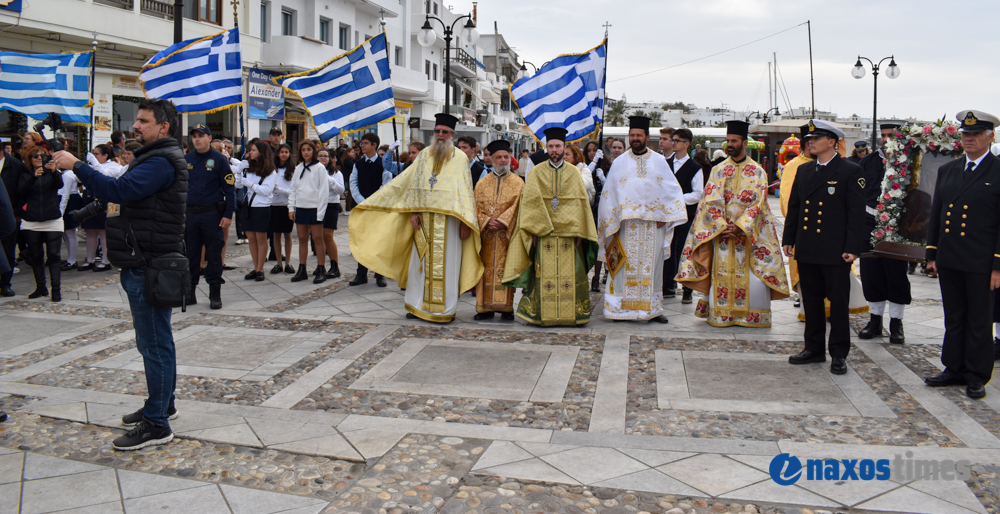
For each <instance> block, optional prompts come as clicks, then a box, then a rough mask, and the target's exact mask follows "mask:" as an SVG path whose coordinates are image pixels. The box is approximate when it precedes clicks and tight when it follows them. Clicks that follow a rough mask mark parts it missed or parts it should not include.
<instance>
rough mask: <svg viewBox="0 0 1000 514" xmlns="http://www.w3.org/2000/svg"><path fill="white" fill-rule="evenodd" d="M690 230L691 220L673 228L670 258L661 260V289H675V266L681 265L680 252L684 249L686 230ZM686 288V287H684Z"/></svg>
mask: <svg viewBox="0 0 1000 514" xmlns="http://www.w3.org/2000/svg"><path fill="white" fill-rule="evenodd" d="M690 231H691V222H688V223H685V224H683V225H681V226H679V227H677V228H675V229H674V238H673V239H672V240H671V241H670V258H669V259H667V260H665V261H663V291H664V292H666V291H674V290H676V289H677V282H676V281H674V277H676V276H677V268H680V266H681V252H682V251H684V241H685V240H686V239H687V236H688V232H690ZM684 289H685V290H687V287H685V288H684Z"/></svg>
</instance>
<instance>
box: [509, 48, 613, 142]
mask: <svg viewBox="0 0 1000 514" xmlns="http://www.w3.org/2000/svg"><path fill="white" fill-rule="evenodd" d="M607 44H608V41H607V40H606V39H605V40H604V41H602V42H601V44H600V46H598V47H597V48H594V49H592V50H589V51H587V52H584V53H582V54H571V55H560V56H559V57H556V58H555V59H553V60H551V61H549V62H548V63H546V64H544V65H543V66H542V67H541V69H539V70H538V73H536V74H534V75H533V76H531V77H524V78H521V79H520V80H518V81H517V82H514V84H513V85H512V86H511V87H510V96H511V98H512V99H513V100H514V103H515V104H516V105H517V108H518V109H520V111H521V117H522V118H524V122H525V123H526V124H527V125H528V128H529V129H530V130H531V132H532V133H533V134H534V135H535V137H536V138H538V140H539V141H541V140H542V138H544V137H545V135H544V134H543V133H542V132H544V131H545V129H548V128H552V127H561V128H564V129H566V131H567V132H569V133H568V134H566V141H567V142H572V141H578V140H580V139H583V138H584V137H586V136H587V135H588V134H590V133H592V132H594V131H595V130H597V129H598V128H600V126H601V125H602V124H603V123H604V119H603V107H604V71H605V59H606V57H605V56H606V55H607Z"/></svg>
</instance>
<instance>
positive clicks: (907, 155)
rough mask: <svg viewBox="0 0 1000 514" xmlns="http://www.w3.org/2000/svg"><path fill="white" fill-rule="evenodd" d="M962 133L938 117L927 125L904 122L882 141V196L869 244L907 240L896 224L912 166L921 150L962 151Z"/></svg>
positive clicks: (955, 125) (902, 208)
mask: <svg viewBox="0 0 1000 514" xmlns="http://www.w3.org/2000/svg"><path fill="white" fill-rule="evenodd" d="M962 151H963V150H962V135H961V133H960V132H959V131H958V124H957V123H954V122H950V121H944V119H940V120H938V121H936V122H934V123H932V124H930V125H924V126H919V125H907V126H904V127H900V128H898V129H896V132H895V134H893V135H892V136H890V137H889V139H888V141H887V142H886V144H885V160H884V161H883V164H885V177H884V178H883V179H882V197H881V198H880V200H881V202H880V203H879V204H878V207H877V210H878V213H877V214H876V215H875V230H873V231H872V234H871V238H872V245H873V246H874V245H876V244H878V243H880V242H882V241H890V242H893V243H907V242H908V241H907V240H906V239H904V238H903V237H902V236H900V235H899V233H898V231H897V223H898V222H899V219H900V218H901V217H902V216H903V213H904V212H905V211H906V206H905V205H904V204H903V199H904V198H905V197H906V193H907V191H908V187H909V185H910V178H911V176H912V167H913V164H914V162H916V160H917V156H919V155H920V152H931V153H933V154H940V153H944V154H951V155H953V156H955V157H957V156H959V155H961V154H962Z"/></svg>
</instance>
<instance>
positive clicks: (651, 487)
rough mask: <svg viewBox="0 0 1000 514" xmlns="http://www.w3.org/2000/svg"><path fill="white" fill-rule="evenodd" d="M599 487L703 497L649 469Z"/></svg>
mask: <svg viewBox="0 0 1000 514" xmlns="http://www.w3.org/2000/svg"><path fill="white" fill-rule="evenodd" d="M594 485H595V486H597V487H609V488H612V489H625V490H628V491H642V492H648V493H659V494H683V495H687V496H703V495H704V493H702V492H701V491H699V490H697V489H694V488H692V487H689V486H687V485H685V484H682V483H681V482H678V481H677V480H674V479H673V478H670V477H668V476H667V475H664V474H663V473H660V472H659V471H657V470H655V469H647V470H645V471H640V472H638V473H632V474H629V475H624V476H620V477H617V478H612V479H610V480H605V481H603V482H598V483H596V484H594Z"/></svg>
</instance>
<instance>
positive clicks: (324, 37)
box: [319, 18, 333, 45]
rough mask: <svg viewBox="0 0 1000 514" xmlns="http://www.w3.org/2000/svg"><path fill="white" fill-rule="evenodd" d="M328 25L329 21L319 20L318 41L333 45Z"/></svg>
mask: <svg viewBox="0 0 1000 514" xmlns="http://www.w3.org/2000/svg"><path fill="white" fill-rule="evenodd" d="M330 25H331V23H330V20H327V19H324V18H320V19H319V39H320V41H322V42H324V43H326V44H328V45H333V34H331V33H330Z"/></svg>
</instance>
